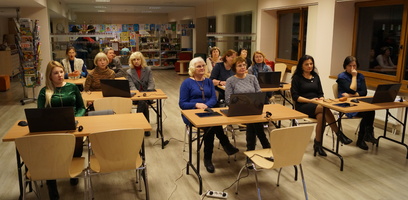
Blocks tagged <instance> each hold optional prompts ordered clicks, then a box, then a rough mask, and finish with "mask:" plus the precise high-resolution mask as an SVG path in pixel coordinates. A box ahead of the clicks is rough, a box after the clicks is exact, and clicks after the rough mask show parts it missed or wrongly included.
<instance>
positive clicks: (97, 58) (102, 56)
mask: <svg viewBox="0 0 408 200" xmlns="http://www.w3.org/2000/svg"><path fill="white" fill-rule="evenodd" d="M100 59H105V60H106V61H107V62H108V63H109V59H108V56H107V55H106V54H105V53H103V52H99V53H98V54H96V56H95V59H94V64H95V66H98V64H97V62H98V60H100Z"/></svg>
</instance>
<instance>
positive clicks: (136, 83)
mask: <svg viewBox="0 0 408 200" xmlns="http://www.w3.org/2000/svg"><path fill="white" fill-rule="evenodd" d="M129 67H130V69H128V70H127V71H126V74H127V79H128V81H129V86H130V89H131V90H139V91H146V90H154V80H153V75H152V70H151V69H150V67H148V66H147V62H146V59H145V58H144V56H143V54H142V53H140V52H138V51H137V52H134V53H132V55H130V57H129ZM137 112H142V113H143V115H144V116H145V117H146V119H147V121H150V120H149V104H148V101H137ZM145 136H150V131H146V132H145Z"/></svg>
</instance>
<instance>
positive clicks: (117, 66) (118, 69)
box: [103, 47, 127, 77]
mask: <svg viewBox="0 0 408 200" xmlns="http://www.w3.org/2000/svg"><path fill="white" fill-rule="evenodd" d="M103 52H104V53H105V54H106V56H108V59H109V60H108V61H109V62H108V67H109V69H111V70H113V71H114V72H115V77H126V76H127V75H126V72H125V71H124V70H123V68H122V63H120V60H119V58H118V57H116V54H115V50H113V48H112V47H106V48H105V49H104V50H103Z"/></svg>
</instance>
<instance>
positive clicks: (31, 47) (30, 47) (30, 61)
mask: <svg viewBox="0 0 408 200" xmlns="http://www.w3.org/2000/svg"><path fill="white" fill-rule="evenodd" d="M14 22H15V25H16V26H15V27H16V30H17V34H16V44H17V48H18V51H19V57H20V70H19V71H20V73H19V77H20V82H21V85H22V87H23V94H24V98H23V99H21V100H20V102H21V104H22V105H24V104H26V103H28V102H35V100H36V98H35V96H34V95H35V88H36V87H37V86H40V85H41V75H40V72H39V70H40V66H41V59H40V37H39V33H38V30H39V26H38V20H35V21H33V20H31V19H29V18H20V19H18V20H17V19H15V20H14ZM26 88H32V90H33V93H32V95H33V97H32V98H28V95H27V93H26Z"/></svg>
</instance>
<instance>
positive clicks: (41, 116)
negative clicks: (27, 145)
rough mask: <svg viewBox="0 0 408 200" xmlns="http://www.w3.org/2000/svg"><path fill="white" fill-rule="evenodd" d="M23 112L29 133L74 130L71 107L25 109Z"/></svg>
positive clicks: (74, 123)
mask: <svg viewBox="0 0 408 200" xmlns="http://www.w3.org/2000/svg"><path fill="white" fill-rule="evenodd" d="M24 112H25V115H26V118H27V122H28V129H29V130H30V132H31V133H34V132H47V131H73V130H75V129H76V122H75V114H74V108H73V107H56V108H26V109H24Z"/></svg>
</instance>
